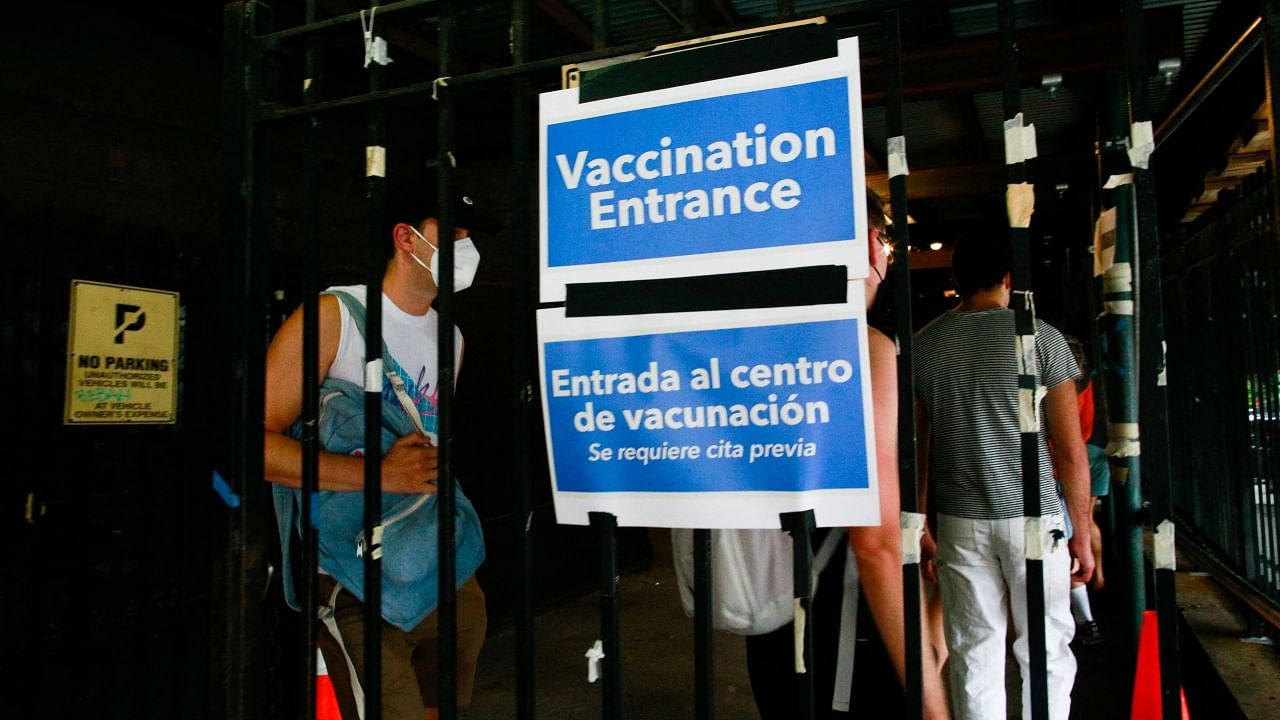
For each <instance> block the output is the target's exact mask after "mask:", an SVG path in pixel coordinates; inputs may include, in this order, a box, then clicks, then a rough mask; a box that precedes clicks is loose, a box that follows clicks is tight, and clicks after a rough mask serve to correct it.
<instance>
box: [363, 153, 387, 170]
mask: <svg viewBox="0 0 1280 720" xmlns="http://www.w3.org/2000/svg"><path fill="white" fill-rule="evenodd" d="M364 175H365V177H380V178H384V177H386V176H387V149H386V148H384V147H382V146H381V145H366V146H365V148H364Z"/></svg>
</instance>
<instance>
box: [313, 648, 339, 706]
mask: <svg viewBox="0 0 1280 720" xmlns="http://www.w3.org/2000/svg"><path fill="white" fill-rule="evenodd" d="M316 720H342V711H341V710H339V709H338V695H337V693H335V692H334V691H333V681H332V680H330V679H329V668H328V667H326V666H325V664H324V657H323V656H322V655H321V654H320V651H318V650H317V651H316Z"/></svg>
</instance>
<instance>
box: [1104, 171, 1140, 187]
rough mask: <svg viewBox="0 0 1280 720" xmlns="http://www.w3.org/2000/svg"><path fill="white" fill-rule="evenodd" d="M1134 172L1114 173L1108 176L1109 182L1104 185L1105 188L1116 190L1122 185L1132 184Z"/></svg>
mask: <svg viewBox="0 0 1280 720" xmlns="http://www.w3.org/2000/svg"><path fill="white" fill-rule="evenodd" d="M1132 184H1133V173H1124V174H1123V175H1112V176H1111V177H1109V178H1107V184H1106V185H1103V186H1102V189H1103V190H1115V189H1116V188H1118V187H1120V186H1121V185H1132Z"/></svg>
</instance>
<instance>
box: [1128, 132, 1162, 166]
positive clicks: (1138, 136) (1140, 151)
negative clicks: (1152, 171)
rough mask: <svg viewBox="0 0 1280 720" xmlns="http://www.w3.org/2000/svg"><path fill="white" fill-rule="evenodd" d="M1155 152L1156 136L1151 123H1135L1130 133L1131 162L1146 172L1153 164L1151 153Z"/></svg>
mask: <svg viewBox="0 0 1280 720" xmlns="http://www.w3.org/2000/svg"><path fill="white" fill-rule="evenodd" d="M1155 151H1156V135H1155V129H1154V128H1153V127H1152V125H1151V121H1150V120H1147V121H1146V122H1139V123H1134V124H1133V126H1132V127H1131V129H1130V131H1129V162H1130V163H1131V164H1132V165H1133V166H1134V167H1136V168H1141V169H1142V170H1146V169H1147V166H1148V165H1149V164H1150V162H1151V153H1153V152H1155Z"/></svg>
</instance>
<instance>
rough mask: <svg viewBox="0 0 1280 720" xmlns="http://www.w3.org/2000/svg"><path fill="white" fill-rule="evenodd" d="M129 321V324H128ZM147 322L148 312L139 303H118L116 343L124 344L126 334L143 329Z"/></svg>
mask: <svg viewBox="0 0 1280 720" xmlns="http://www.w3.org/2000/svg"><path fill="white" fill-rule="evenodd" d="M126 323H127V324H126ZM146 324H147V314H146V313H144V312H142V308H140V307H138V306H137V305H125V304H123V303H116V344H117V345H123V344H124V334H125V333H127V332H134V331H137V330H141V329H142V328H143V326H145V325H146Z"/></svg>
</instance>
